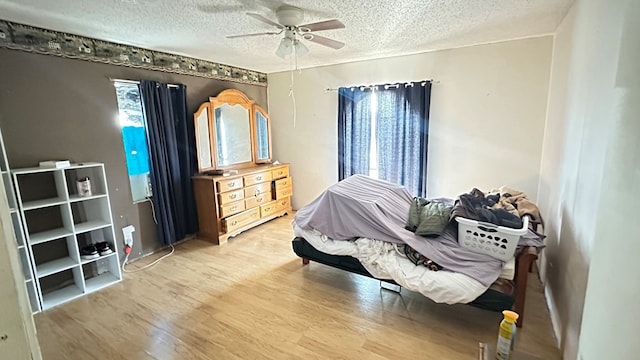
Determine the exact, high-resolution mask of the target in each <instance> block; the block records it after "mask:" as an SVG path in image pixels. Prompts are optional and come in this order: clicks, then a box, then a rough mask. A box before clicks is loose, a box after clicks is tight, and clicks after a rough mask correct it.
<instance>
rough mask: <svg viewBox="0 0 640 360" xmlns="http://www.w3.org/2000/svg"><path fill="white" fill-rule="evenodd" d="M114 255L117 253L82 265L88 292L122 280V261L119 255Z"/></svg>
mask: <svg viewBox="0 0 640 360" xmlns="http://www.w3.org/2000/svg"><path fill="white" fill-rule="evenodd" d="M114 255H116V254H115V253H114V254H109V255H107V256H104V257H101V258H100V259H95V260H94V261H91V262H88V263H86V264H83V265H82V274H83V276H84V278H85V279H84V282H85V289H86V292H87V293H89V292H93V291H96V290H99V289H102V288H104V287H106V286H109V285H111V284H114V283H116V282H118V281H120V279H121V277H120V276H121V275H120V262H119V261H118V257H117V256H114Z"/></svg>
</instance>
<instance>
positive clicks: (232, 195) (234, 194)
mask: <svg viewBox="0 0 640 360" xmlns="http://www.w3.org/2000/svg"><path fill="white" fill-rule="evenodd" d="M237 197H238V194H236V193H233V194H231V195H229V198H230V199H235V198H237Z"/></svg>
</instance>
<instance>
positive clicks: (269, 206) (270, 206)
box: [260, 201, 278, 217]
mask: <svg viewBox="0 0 640 360" xmlns="http://www.w3.org/2000/svg"><path fill="white" fill-rule="evenodd" d="M277 212H278V202H277V201H271V202H268V203H266V204H264V205H260V217H267V216H270V215H273V214H275V213H277Z"/></svg>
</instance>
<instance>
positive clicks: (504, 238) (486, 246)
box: [456, 216, 529, 261]
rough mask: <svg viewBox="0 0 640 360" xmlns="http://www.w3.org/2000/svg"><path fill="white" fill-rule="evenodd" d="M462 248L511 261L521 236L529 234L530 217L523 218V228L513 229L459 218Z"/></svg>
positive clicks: (459, 241)
mask: <svg viewBox="0 0 640 360" xmlns="http://www.w3.org/2000/svg"><path fill="white" fill-rule="evenodd" d="M456 220H457V221H458V243H459V244H460V246H462V247H464V248H467V249H469V250H471V251H474V252H478V253H481V254H487V255H490V256H493V257H494V258H497V259H500V260H503V261H509V260H510V259H511V258H512V257H513V254H514V253H515V252H516V247H517V246H518V241H519V240H520V236H522V235H525V234H526V233H527V229H528V228H529V217H528V216H525V217H523V218H522V228H521V229H513V228H508V227H504V226H498V225H495V224H491V223H486V222H481V221H476V220H470V219H465V218H463V217H457V218H456Z"/></svg>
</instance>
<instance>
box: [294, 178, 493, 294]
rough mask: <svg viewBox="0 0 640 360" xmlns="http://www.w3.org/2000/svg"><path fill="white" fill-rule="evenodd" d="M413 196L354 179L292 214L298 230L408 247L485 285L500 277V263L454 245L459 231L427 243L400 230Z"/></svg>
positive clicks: (447, 232)
mask: <svg viewBox="0 0 640 360" xmlns="http://www.w3.org/2000/svg"><path fill="white" fill-rule="evenodd" d="M412 199H413V196H412V195H411V194H409V192H408V191H407V189H406V188H405V187H403V186H401V185H397V184H393V183H390V182H386V181H383V180H378V179H373V178H370V177H368V176H365V175H353V176H350V177H348V178H346V179H344V180H342V181H340V182H339V183H337V184H334V185H332V186H330V187H328V188H327V189H326V190H325V191H324V192H323V193H322V194H320V196H318V197H317V198H316V199H315V200H313V201H312V202H311V203H309V204H307V205H305V206H304V207H302V208H301V209H299V210H298V212H296V215H295V222H296V224H297V225H298V226H299V227H300V228H301V229H305V230H307V229H313V230H317V231H319V232H320V233H322V234H324V235H326V236H327V237H329V238H330V239H333V240H352V239H354V238H361V237H364V238H370V239H376V240H382V241H387V242H391V243H396V244H407V245H409V246H411V248H413V249H415V250H416V251H418V252H419V253H420V254H423V255H425V256H427V257H428V258H429V259H431V260H433V261H434V262H436V263H437V264H439V265H440V266H442V267H443V268H444V270H449V271H453V272H459V273H462V274H465V275H467V276H469V277H471V278H473V279H475V280H477V281H479V282H480V283H482V284H483V285H485V286H487V287H488V286H489V285H491V283H493V282H494V281H495V280H496V279H497V278H498V276H499V275H500V271H501V268H502V266H503V262H502V261H500V260H498V259H496V258H492V257H491V256H489V255H487V254H480V253H476V252H473V251H471V250H469V249H466V248H463V247H461V246H460V245H459V244H458V240H457V237H458V232H457V230H456V229H455V228H453V226H447V227H446V229H445V231H444V233H443V234H442V235H441V236H438V237H436V238H430V239H426V238H424V237H422V236H419V235H416V234H414V233H412V232H410V231H409V230H406V229H405V228H404V226H405V225H406V223H407V217H408V214H409V207H410V206H411V201H412Z"/></svg>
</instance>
